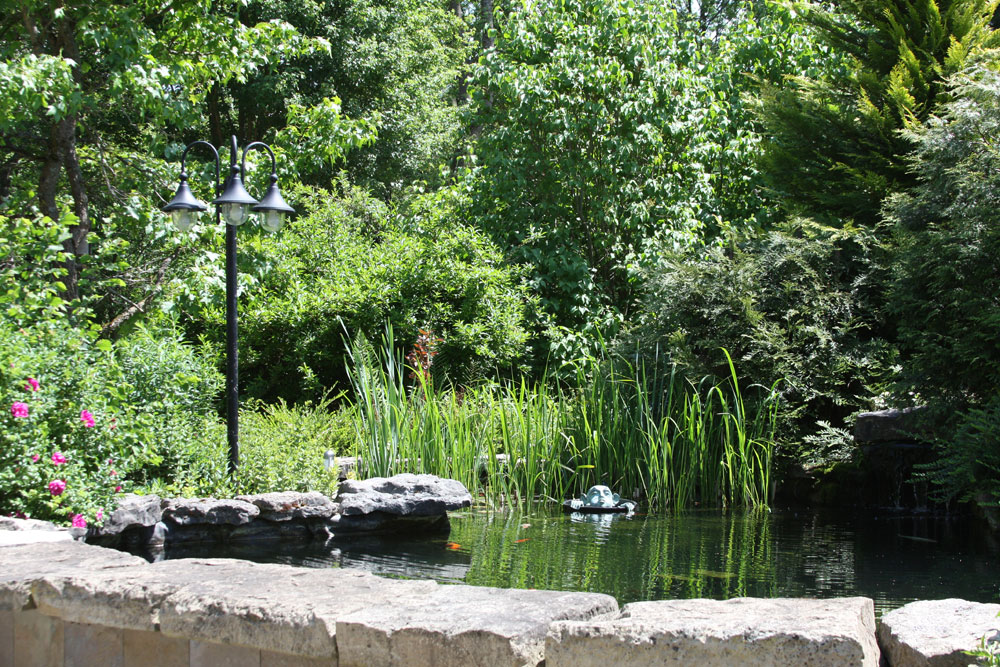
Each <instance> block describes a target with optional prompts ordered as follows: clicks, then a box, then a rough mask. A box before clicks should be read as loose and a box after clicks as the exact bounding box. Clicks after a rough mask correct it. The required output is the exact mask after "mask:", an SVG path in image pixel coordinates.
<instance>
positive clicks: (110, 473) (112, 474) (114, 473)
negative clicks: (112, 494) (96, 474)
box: [108, 470, 118, 477]
mask: <svg viewBox="0 0 1000 667" xmlns="http://www.w3.org/2000/svg"><path fill="white" fill-rule="evenodd" d="M108 474H109V475H111V476H112V477H114V476H115V475H117V474H118V473H116V472H115V471H114V470H112V471H111V472H109V473H108Z"/></svg>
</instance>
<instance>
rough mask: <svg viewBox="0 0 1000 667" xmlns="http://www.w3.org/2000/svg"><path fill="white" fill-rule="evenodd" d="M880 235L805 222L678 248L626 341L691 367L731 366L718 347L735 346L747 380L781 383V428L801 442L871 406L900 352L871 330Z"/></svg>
mask: <svg viewBox="0 0 1000 667" xmlns="http://www.w3.org/2000/svg"><path fill="white" fill-rule="evenodd" d="M875 248H877V244H876V243H875V242H874V240H873V239H871V238H869V237H866V236H865V235H863V234H844V233H842V232H840V231H838V230H836V229H832V228H824V227H821V226H818V225H814V224H809V223H807V222H805V221H802V220H799V221H796V223H795V224H794V225H788V226H787V227H786V228H782V229H776V230H774V231H772V232H770V233H768V234H766V235H764V236H762V237H761V238H759V239H755V240H754V241H752V242H748V243H745V244H741V245H734V246H732V247H730V248H725V249H723V248H712V249H709V250H707V251H706V252H705V253H704V254H703V255H702V256H701V257H698V258H692V257H689V256H683V255H682V256H676V255H675V256H671V257H667V258H665V259H664V260H663V262H662V264H661V265H660V266H658V267H657V268H656V269H654V270H652V271H651V272H650V277H649V279H648V288H647V296H646V303H645V305H646V307H647V308H648V309H649V311H650V313H651V315H650V316H649V317H648V318H647V319H646V320H645V321H644V322H643V323H642V324H641V325H639V326H637V327H635V328H634V329H633V330H632V331H630V332H629V334H628V335H625V336H623V337H622V340H621V341H620V342H619V347H620V349H621V350H622V351H623V352H628V351H630V350H639V351H640V352H641V354H642V356H644V357H646V358H651V357H652V355H654V354H668V355H670V356H671V357H673V359H674V360H675V361H677V362H678V363H680V364H682V365H683V366H684V367H685V368H686V369H687V372H688V373H689V374H691V375H696V376H697V375H702V374H706V373H708V374H713V375H716V376H723V375H724V374H725V372H726V369H725V367H724V365H720V363H719V362H720V359H719V352H718V351H719V349H720V348H725V349H727V350H729V352H730V353H731V354H732V357H733V360H734V361H735V362H736V368H737V369H738V370H739V372H740V374H741V378H742V379H743V381H744V382H745V383H746V384H753V383H759V384H764V385H768V386H769V385H771V384H773V383H775V382H777V381H781V385H780V390H781V393H782V395H783V397H784V399H785V401H786V402H785V405H784V410H783V411H782V428H781V429H779V431H778V433H779V437H780V439H781V441H782V442H783V443H785V444H786V445H791V446H793V447H798V445H799V444H801V443H802V442H803V438H804V437H806V436H809V435H811V434H813V433H814V432H815V431H816V429H817V422H820V421H825V422H829V423H835V424H843V423H844V421H845V419H846V418H847V417H849V416H850V415H851V414H852V413H855V412H858V411H860V410H863V409H865V408H867V407H868V406H869V405H870V403H871V400H872V396H873V395H875V394H878V393H879V392H880V391H881V390H882V389H883V388H884V385H885V384H886V383H887V382H888V380H889V378H890V377H891V363H892V361H893V350H892V348H891V347H890V346H888V345H887V344H886V343H885V342H884V341H882V340H881V339H879V338H877V337H873V336H872V332H871V327H872V322H871V315H870V307H869V306H868V304H866V303H865V300H864V294H865V291H866V290H865V287H866V283H870V282H874V281H879V280H885V279H886V277H887V276H885V275H881V274H880V273H878V272H877V271H875V270H873V269H870V270H869V273H867V274H865V275H863V276H861V277H858V276H857V275H853V273H854V272H853V271H850V270H849V268H848V267H853V266H857V265H861V264H868V265H869V266H871V260H870V256H871V254H872V253H873V252H877V251H876V250H875Z"/></svg>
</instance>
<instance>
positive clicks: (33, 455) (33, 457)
mask: <svg viewBox="0 0 1000 667" xmlns="http://www.w3.org/2000/svg"><path fill="white" fill-rule="evenodd" d="M40 458H42V457H41V456H39V455H38V454H32V455H31V460H32V461H33V462H34V463H38V459H40Z"/></svg>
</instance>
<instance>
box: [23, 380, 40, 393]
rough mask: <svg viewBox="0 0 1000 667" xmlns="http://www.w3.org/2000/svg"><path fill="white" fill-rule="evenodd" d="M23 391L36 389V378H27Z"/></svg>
mask: <svg viewBox="0 0 1000 667" xmlns="http://www.w3.org/2000/svg"><path fill="white" fill-rule="evenodd" d="M24 390H25V391H38V380H36V379H35V378H28V384H26V385H24Z"/></svg>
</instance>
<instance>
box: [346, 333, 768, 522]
mask: <svg viewBox="0 0 1000 667" xmlns="http://www.w3.org/2000/svg"><path fill="white" fill-rule="evenodd" d="M723 353H724V354H725V355H726V358H727V361H728V364H729V370H730V376H729V377H726V378H721V379H714V378H702V379H701V380H700V381H698V382H692V381H690V380H688V379H687V378H685V377H683V376H682V375H681V374H680V373H679V372H678V370H677V368H676V367H675V366H673V365H668V364H667V363H666V361H665V360H660V359H654V361H653V362H652V364H650V365H648V366H647V365H646V364H644V363H631V362H629V361H628V360H626V359H624V358H622V357H612V356H611V355H605V358H603V359H599V360H591V361H590V363H588V364H581V365H580V367H579V368H578V371H577V373H578V377H577V382H576V383H575V386H574V387H573V388H567V387H566V386H565V385H561V384H559V383H555V382H548V381H546V379H545V378H543V379H542V380H541V381H540V382H538V383H537V384H529V383H528V382H527V380H525V379H520V380H517V381H512V382H508V383H493V384H484V385H479V386H476V387H469V388H463V389H462V390H456V389H455V388H453V387H442V388H439V387H437V386H435V384H434V382H433V379H432V378H431V377H430V375H429V374H428V373H423V372H409V371H408V369H407V368H406V366H405V365H404V364H403V362H402V359H401V358H400V357H399V355H398V354H397V352H396V350H395V341H394V337H393V332H392V329H391V328H387V330H386V333H385V335H384V336H383V338H382V341H381V345H380V347H379V348H378V349H375V348H373V347H372V346H371V345H370V344H368V343H367V341H364V340H361V339H359V340H357V341H355V342H354V344H353V345H351V354H350V360H351V366H350V369H349V373H350V378H351V382H352V384H353V387H354V392H355V407H356V412H355V426H356V431H357V435H358V443H359V448H360V451H359V455H360V456H361V458H362V460H363V462H364V467H365V472H366V474H368V475H373V476H374V475H378V476H385V475H391V474H395V473H398V472H428V473H433V474H436V475H441V476H444V477H451V478H454V479H458V480H460V481H462V482H463V483H464V484H466V486H468V487H469V488H470V490H473V491H474V492H475V493H481V494H482V495H483V496H485V497H486V498H487V499H488V500H489V501H490V502H492V503H495V504H514V505H530V504H532V503H533V502H535V501H537V500H539V499H550V500H561V499H563V498H566V497H569V496H571V495H575V494H578V493H581V492H582V491H585V490H586V489H587V488H588V487H589V486H591V485H592V484H605V485H607V486H610V487H612V488H613V489H616V490H619V492H621V493H623V494H624V495H628V496H634V497H639V498H643V499H645V501H646V502H647V503H648V504H649V505H651V506H653V507H668V506H670V507H684V506H690V505H693V504H695V503H700V504H702V505H710V506H737V505H739V506H762V505H766V504H767V502H768V500H769V489H770V471H771V461H772V457H773V451H774V448H773V442H774V427H775V423H776V419H775V418H776V411H777V409H778V394H777V392H776V391H775V387H770V388H763V387H754V388H753V390H754V393H755V396H754V401H753V402H751V403H749V404H748V403H747V401H746V400H745V398H744V394H743V391H742V390H741V388H740V386H739V382H738V381H737V376H736V371H735V368H734V365H733V362H732V359H731V357H730V356H729V354H728V352H725V351H724V350H723ZM408 375H409V377H410V379H411V381H412V384H408V382H407V376H408ZM748 405H749V407H748Z"/></svg>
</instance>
